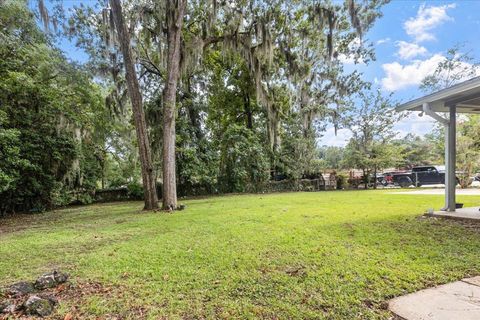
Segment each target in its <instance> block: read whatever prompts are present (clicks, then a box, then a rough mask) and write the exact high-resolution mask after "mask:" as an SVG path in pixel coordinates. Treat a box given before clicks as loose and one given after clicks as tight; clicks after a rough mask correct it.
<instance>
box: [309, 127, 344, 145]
mask: <svg viewBox="0 0 480 320" xmlns="http://www.w3.org/2000/svg"><path fill="white" fill-rule="evenodd" d="M351 137H352V133H351V132H350V130H348V129H339V130H337V135H335V129H334V128H333V127H330V128H328V129H327V131H325V133H324V135H323V137H321V138H320V139H319V140H318V141H317V142H318V145H320V146H335V147H344V146H346V145H347V143H348V141H349V140H350V138H351Z"/></svg>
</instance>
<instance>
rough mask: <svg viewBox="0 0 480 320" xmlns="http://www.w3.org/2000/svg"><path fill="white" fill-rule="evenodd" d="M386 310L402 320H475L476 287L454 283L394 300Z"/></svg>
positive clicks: (478, 311)
mask: <svg viewBox="0 0 480 320" xmlns="http://www.w3.org/2000/svg"><path fill="white" fill-rule="evenodd" d="M475 281H476V280H475ZM388 306H389V309H390V311H392V312H393V313H394V314H395V315H397V316H399V317H400V318H403V319H406V320H452V319H462V320H478V319H480V287H479V286H477V285H473V284H470V283H467V282H465V281H457V282H453V283H449V284H445V285H442V286H438V287H435V288H431V289H425V290H421V291H418V292H415V293H412V294H408V295H406V296H402V297H398V298H395V299H393V300H391V301H390V302H389V305H388Z"/></svg>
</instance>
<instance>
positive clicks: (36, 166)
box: [0, 1, 103, 213]
mask: <svg viewBox="0 0 480 320" xmlns="http://www.w3.org/2000/svg"><path fill="white" fill-rule="evenodd" d="M0 29H1V30H2V33H1V34H0V37H1V38H0V43H1V46H0V79H2V81H1V82H0V137H1V139H0V141H1V142H0V155H1V163H2V165H1V167H0V182H1V183H0V211H1V212H2V213H3V212H6V211H17V210H22V211H28V210H36V211H39V210H44V209H46V208H51V207H53V206H57V205H63V204H66V203H69V202H71V200H72V197H73V196H74V195H73V194H72V193H71V192H72V191H74V190H79V189H89V190H91V189H94V188H96V183H97V180H98V178H99V176H100V173H99V171H100V168H99V163H98V161H97V157H96V152H97V141H98V137H97V136H96V133H95V130H94V127H95V125H96V123H97V122H98V121H99V120H100V119H101V117H102V115H103V114H102V112H103V110H102V108H103V101H102V96H101V90H100V88H99V87H98V86H97V85H96V84H94V83H93V82H92V81H91V79H90V77H89V76H88V74H87V73H85V72H84V71H83V70H81V68H80V67H78V66H76V65H74V64H71V63H69V62H67V61H66V59H65V58H64V57H63V56H62V54H61V53H60V52H59V51H58V50H56V49H55V48H54V47H53V46H52V45H51V44H50V41H49V39H48V38H47V37H46V36H45V35H44V34H43V33H42V32H40V31H39V29H38V27H37V24H36V21H35V19H34V16H33V14H32V13H31V12H30V11H29V10H28V9H27V8H26V6H25V4H24V3H23V2H18V1H8V2H6V3H4V4H2V6H0Z"/></svg>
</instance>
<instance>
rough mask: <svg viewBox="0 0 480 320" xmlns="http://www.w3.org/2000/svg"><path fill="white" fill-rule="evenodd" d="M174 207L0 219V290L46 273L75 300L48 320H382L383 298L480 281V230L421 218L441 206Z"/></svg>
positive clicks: (364, 198) (360, 198)
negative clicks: (71, 288) (67, 286)
mask: <svg viewBox="0 0 480 320" xmlns="http://www.w3.org/2000/svg"><path fill="white" fill-rule="evenodd" d="M459 200H460V201H461V202H464V203H465V205H466V206H473V205H478V204H479V203H480V197H477V196H464V197H459ZM182 203H185V204H186V205H187V208H186V210H184V211H181V212H176V213H174V214H167V213H161V212H157V213H154V212H149V213H144V212H142V211H141V208H142V203H140V202H126V203H125V202H124V203H114V204H101V205H90V206H84V207H75V208H68V209H64V210H58V211H54V212H48V213H45V214H41V215H35V216H29V217H21V218H19V219H16V220H13V219H9V220H4V221H0V286H1V285H6V284H9V283H12V282H14V281H19V280H24V279H31V278H35V277H36V276H37V275H39V274H41V273H42V272H45V271H50V270H52V268H60V269H61V270H63V271H66V272H68V273H70V274H71V275H72V281H73V283H74V285H75V286H77V290H79V291H81V290H85V292H80V293H79V295H78V297H75V299H73V298H72V299H69V298H68V297H67V298H65V299H61V304H60V307H59V308H58V309H57V315H56V316H57V317H61V316H62V315H64V314H65V313H67V312H71V310H72V309H71V308H72V306H73V305H75V304H76V305H77V309H76V310H75V311H74V313H75V314H76V315H77V316H79V317H80V318H92V319H95V318H97V317H100V318H108V317H113V316H116V317H118V318H122V319H124V318H127V319H129V318H131V319H138V318H146V319H159V318H161V319H163V318H165V319H177V318H183V319H203V318H208V319H212V318H215V319H216V318H225V319H231V318H240V319H256V318H263V319H323V318H325V319H387V318H388V317H389V316H390V315H389V314H388V312H387V311H386V310H385V301H387V300H388V299H390V298H392V297H395V296H399V295H402V294H405V293H407V292H412V291H415V290H418V289H421V288H425V287H430V286H433V285H435V284H441V283H445V282H449V281H453V280H458V279H460V278H462V277H465V276H471V275H477V274H480V257H479V253H480V228H477V227H476V225H474V224H466V223H459V222H454V221H446V220H445V221H444V220H436V219H431V218H428V219H423V218H419V216H420V215H421V213H422V212H423V211H424V210H425V209H427V208H430V207H436V208H438V207H440V206H441V205H442V203H443V197H442V196H435V195H432V196H426V195H407V194H405V195H398V194H392V193H391V192H390V191H345V192H315V193H282V194H269V195H235V196H224V197H211V198H206V199H197V200H187V201H183V202H182ZM479 227H480V225H479ZM92 284H95V286H96V288H97V289H95V290H94V289H91V288H90V289H89V286H90V285H92Z"/></svg>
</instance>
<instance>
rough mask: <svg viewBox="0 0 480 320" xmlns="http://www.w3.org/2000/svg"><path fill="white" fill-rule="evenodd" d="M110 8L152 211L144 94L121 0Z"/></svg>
mask: <svg viewBox="0 0 480 320" xmlns="http://www.w3.org/2000/svg"><path fill="white" fill-rule="evenodd" d="M110 6H111V10H112V15H113V20H114V23H115V29H116V31H117V36H118V41H119V43H120V48H121V51H122V53H123V62H124V65H125V74H126V78H127V86H128V93H129V95H130V102H131V103H132V110H133V119H134V123H135V129H136V132H137V141H138V151H139V153H140V163H141V167H142V181H143V190H144V196H145V209H146V210H152V209H156V208H158V199H157V189H156V183H155V179H156V178H155V171H154V168H153V165H152V157H151V153H150V143H149V141H148V133H147V124H146V121H145V113H144V110H143V103H142V94H141V92H140V86H139V84H138V79H137V73H136V72H135V61H134V58H133V55H132V49H131V47H130V35H129V31H128V30H127V27H126V25H125V21H124V18H123V13H122V6H121V2H120V0H110ZM164 198H165V197H164Z"/></svg>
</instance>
